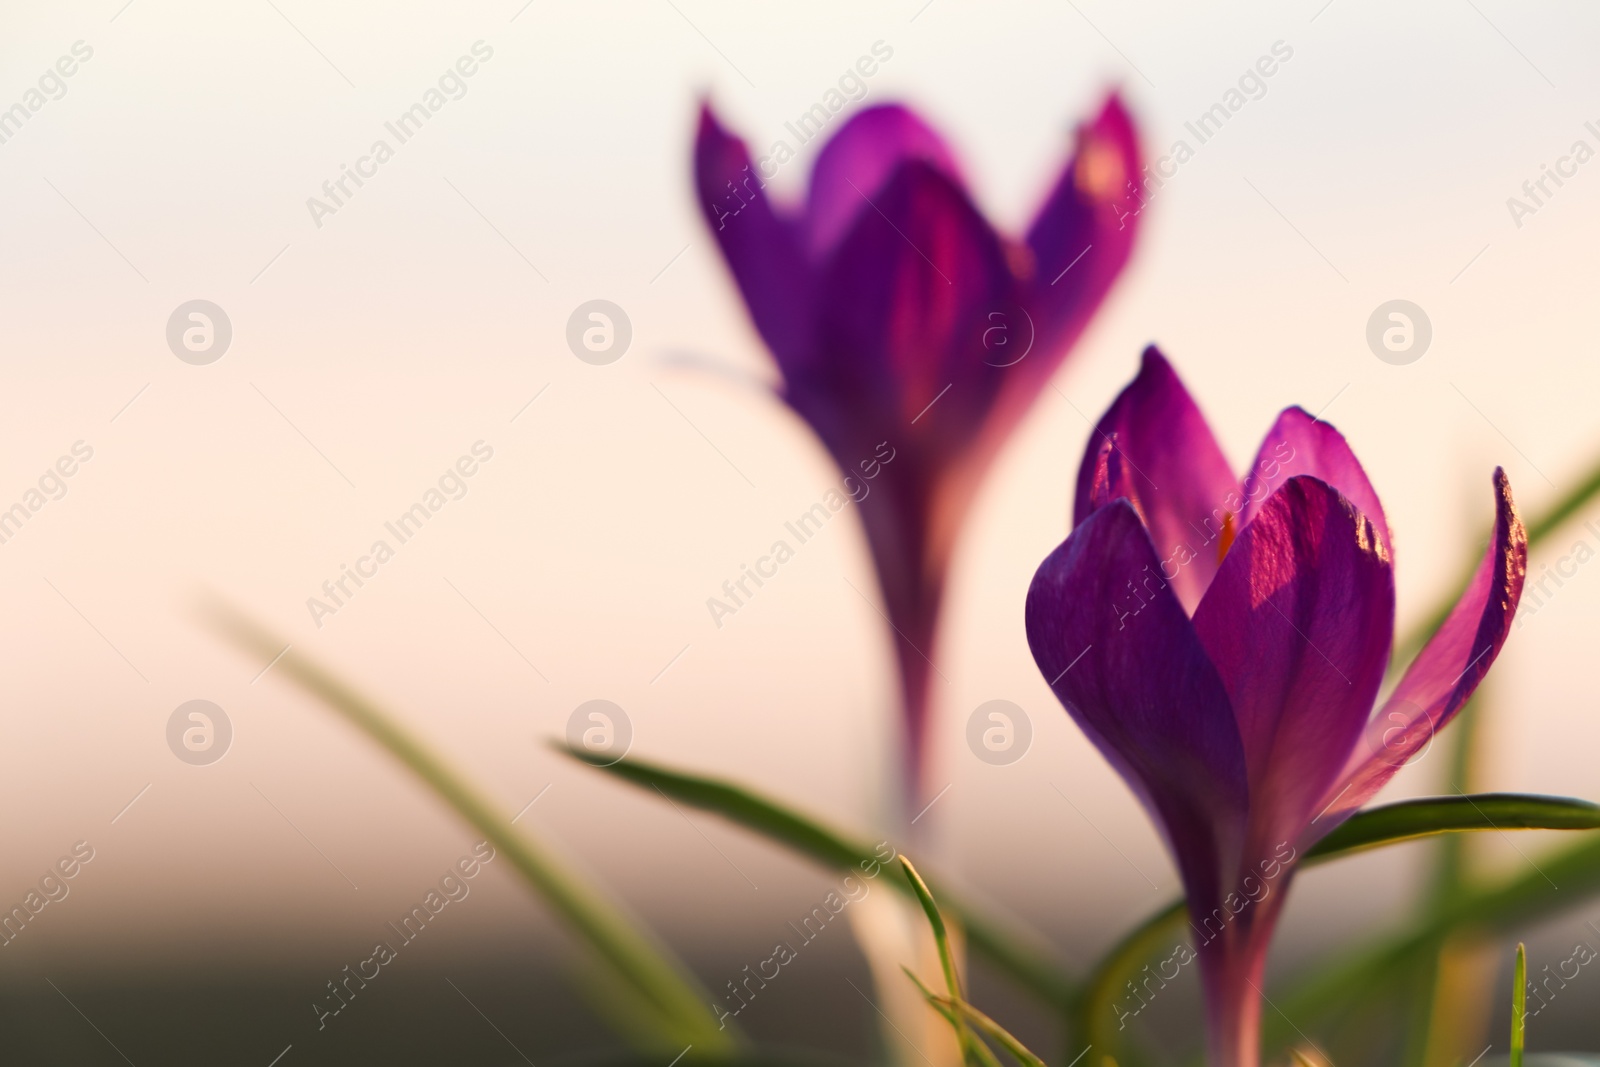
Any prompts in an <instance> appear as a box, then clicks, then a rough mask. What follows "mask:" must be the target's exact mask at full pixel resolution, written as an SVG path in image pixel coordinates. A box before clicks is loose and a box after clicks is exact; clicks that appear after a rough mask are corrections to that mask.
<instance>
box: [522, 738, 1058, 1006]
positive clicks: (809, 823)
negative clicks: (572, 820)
mask: <svg viewBox="0 0 1600 1067" xmlns="http://www.w3.org/2000/svg"><path fill="white" fill-rule="evenodd" d="M554 747H555V748H556V750H557V751H559V752H564V753H566V754H567V755H569V756H571V757H572V758H573V759H576V760H578V761H580V762H582V763H586V764H588V765H589V766H591V767H595V768H596V769H598V770H602V771H604V772H605V773H607V774H610V775H613V776H615V777H618V778H621V779H622V780H624V781H626V782H630V783H632V784H633V785H636V786H639V787H640V788H643V789H645V790H648V791H650V792H652V793H653V792H654V791H655V790H657V789H659V790H660V791H661V792H662V793H665V794H666V795H667V796H669V797H671V798H672V799H673V800H677V801H681V802H682V803H685V804H689V805H692V806H693V807H696V808H699V809H701V810H702V811H709V812H712V813H714V814H717V815H720V816H722V817H723V818H725V819H727V820H729V821H730V822H733V823H736V824H738V825H740V826H743V827H745V828H746V829H749V830H754V831H756V832H757V833H759V834H762V835H764V836H766V837H768V838H770V839H772V840H773V841H776V842H778V843H779V844H782V845H786V846H788V847H789V848H791V849H793V850H794V851H796V852H799V853H801V854H802V855H804V856H807V857H809V858H810V859H812V860H814V861H815V862H817V863H820V864H822V865H823V866H825V867H828V868H831V869H835V870H849V869H861V868H860V865H861V864H862V863H869V864H870V863H876V862H878V859H879V858H878V857H877V856H876V854H875V852H874V850H873V849H872V847H871V846H869V845H866V844H864V843H862V842H861V841H859V840H856V839H853V838H851V837H848V836H846V835H844V834H841V833H837V832H835V831H833V830H831V829H829V828H827V827H826V826H824V825H823V824H822V823H820V822H818V821H817V820H815V819H812V818H809V817H808V816H805V815H802V814H799V813H798V812H795V811H793V810H792V809H790V808H787V807H785V806H784V805H782V804H780V803H778V802H777V801H775V800H770V799H768V798H766V797H763V796H761V795H759V794H757V793H755V792H753V791H752V790H749V789H746V788H744V787H743V786H738V785H734V784H733V783H731V782H725V781H721V780H719V779H715V778H708V777H702V776H699V775H692V774H685V773H683V772H681V771H674V770H669V769H667V768H665V767H661V766H658V765H656V764H651V763H647V762H645V761H643V760H638V759H633V758H628V759H623V760H620V761H618V762H616V763H613V764H610V765H609V766H607V765H603V764H602V763H601V761H600V760H598V759H595V758H593V757H591V756H590V755H589V754H588V753H586V752H583V751H581V750H579V749H573V748H569V747H567V746H566V745H563V744H559V743H557V744H555V746H554ZM890 884H891V885H893V886H895V888H896V889H897V890H899V891H901V892H904V893H906V894H907V895H912V896H914V895H915V893H914V891H913V890H912V888H911V887H910V886H909V885H907V884H905V883H902V882H900V881H899V880H898V879H891V880H890ZM940 896H941V898H942V899H943V900H944V908H945V910H946V911H948V912H949V913H950V914H951V916H953V917H954V918H955V920H956V921H957V922H958V923H960V925H961V929H962V930H963V931H964V932H965V934H966V937H967V945H968V947H970V948H971V949H972V950H973V951H974V952H976V953H979V954H981V955H983V956H984V957H985V958H986V959H988V960H989V962H990V963H992V964H994V966H995V967H997V968H998V969H1000V970H1002V971H1004V972H1005V973H1006V974H1008V975H1010V976H1011V977H1012V979H1014V980H1015V981H1016V982H1017V984H1018V985H1020V986H1022V987H1023V988H1024V989H1027V990H1028V991H1029V992H1031V993H1033V994H1035V995H1036V996H1038V997H1039V998H1040V999H1041V1000H1044V1001H1045V1002H1046V1003H1048V1004H1051V1005H1053V1006H1055V1007H1058V1008H1060V1007H1064V1006H1065V1005H1067V1004H1068V1003H1070V1002H1071V999H1072V997H1073V996H1074V994H1075V993H1076V989H1077V987H1076V986H1075V985H1074V983H1073V982H1072V980H1071V979H1069V978H1068V977H1067V976H1066V975H1065V974H1063V973H1062V972H1061V970H1060V969H1059V968H1058V967H1056V966H1055V964H1053V963H1051V962H1050V961H1049V960H1048V959H1046V958H1045V957H1043V956H1042V955H1040V954H1038V953H1037V952H1034V951H1033V950H1031V949H1029V948H1026V947H1024V946H1023V945H1022V944H1021V943H1020V942H1019V940H1018V939H1017V938H1016V937H1013V936H1012V935H1011V934H1009V933H1007V932H1005V931H1003V930H1002V929H1001V927H1000V926H999V925H998V924H996V923H994V922H992V921H990V920H988V919H986V918H985V917H984V916H982V915H980V914H978V913H976V912H975V911H974V910H973V909H972V908H970V907H968V906H966V905H963V904H962V903H961V902H960V901H958V900H954V899H952V897H951V895H950V894H948V893H941V894H940Z"/></svg>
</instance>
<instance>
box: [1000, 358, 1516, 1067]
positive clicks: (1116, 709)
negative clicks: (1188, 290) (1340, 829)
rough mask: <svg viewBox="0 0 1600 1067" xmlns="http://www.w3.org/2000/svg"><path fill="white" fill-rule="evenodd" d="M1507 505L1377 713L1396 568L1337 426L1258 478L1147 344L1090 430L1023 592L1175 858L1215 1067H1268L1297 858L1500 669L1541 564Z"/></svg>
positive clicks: (1106, 748)
mask: <svg viewBox="0 0 1600 1067" xmlns="http://www.w3.org/2000/svg"><path fill="white" fill-rule="evenodd" d="M1494 508H1495V524H1494V535H1493V537H1492V538H1491V539H1490V542H1489V546H1488V549H1487V551H1486V552H1485V553H1484V557H1483V562H1482V564H1481V565H1480V566H1479V567H1478V570H1477V572H1476V575H1475V576H1474V578H1473V579H1472V582H1471V584H1470V585H1469V586H1468V587H1467V590H1466V592H1465V593H1464V594H1463V595H1462V597H1461V599H1460V601H1459V602H1458V603H1457V604H1456V606H1455V608H1454V609H1453V610H1452V611H1451V613H1450V615H1449V616H1448V618H1447V619H1446V620H1445V622H1444V624H1443V625H1442V626H1440V628H1439V630H1438V632H1437V633H1435V634H1434V635H1433V638H1432V639H1431V640H1430V641H1429V642H1428V644H1427V645H1426V646H1425V647H1424V648H1423V650H1422V652H1421V653H1420V654H1418V656H1417V658H1416V660H1415V661H1414V662H1413V663H1412V664H1411V665H1410V667H1409V668H1408V669H1407V670H1406V672H1405V674H1404V676H1403V677H1402V678H1401V680H1400V682H1399V684H1398V686H1396V688H1395V690H1394V692H1393V693H1392V694H1391V695H1390V696H1389V697H1388V699H1387V700H1386V701H1384V703H1383V704H1382V706H1381V707H1379V708H1378V711H1377V713H1376V715H1374V714H1373V713H1372V709H1373V703H1374V701H1375V699H1376V697H1377V695H1378V688H1379V685H1380V683H1381V682H1382V680H1383V676H1384V671H1385V668H1386V666H1387V664H1388V661H1389V646H1390V642H1391V638H1392V636H1393V630H1394V576H1393V558H1394V550H1393V545H1392V543H1391V541H1390V538H1389V529H1388V526H1387V525H1386V523H1385V521H1384V516H1383V508H1382V506H1381V505H1380V504H1379V503H1378V497H1377V494H1376V493H1374V492H1373V489H1372V485H1371V483H1370V482H1368V480H1367V476H1366V474H1365V473H1364V472H1363V471H1362V469H1361V465H1360V463H1358V462H1357V461H1356V458H1355V456H1354V455H1353V454H1352V453H1351V451H1350V449H1349V447H1348V446H1347V445H1346V444H1345V441H1344V438H1343V437H1341V436H1340V435H1339V433H1338V431H1336V430H1335V429H1333V427H1331V426H1329V425H1328V424H1327V423H1324V422H1320V421H1318V420H1316V419H1313V418H1312V417H1311V416H1309V415H1307V414H1306V413H1305V412H1304V411H1302V410H1301V409H1299V408H1289V409H1288V410H1287V411H1285V412H1283V414H1282V415H1280V416H1279V417H1278V420H1277V422H1276V423H1274V424H1273V426H1272V429H1271V430H1269V431H1268V433H1267V436H1266V440H1265V441H1263V442H1262V445H1261V450H1260V452H1259V453H1258V454H1257V456H1256V460H1255V462H1254V463H1253V464H1252V466H1251V467H1250V468H1249V470H1248V471H1247V472H1246V474H1245V477H1244V479H1243V481H1242V483H1241V481H1240V480H1239V479H1236V478H1235V477H1234V475H1233V472H1232V470H1231V469H1230V468H1229V466H1228V463H1227V461H1226V460H1225V459H1224V458H1223V455H1222V451H1221V449H1220V448H1218V446H1217V442H1216V440H1215V439H1214V438H1213V437H1212V434H1211V430H1210V428H1209V427H1208V426H1207V425H1206V422H1205V420H1204V418H1203V417H1202V416H1201V414H1200V412H1199V409H1198V408H1197V407H1196V406H1195V404H1194V401H1193V400H1192V399H1191V398H1190V396H1189V394H1188V392H1187V391H1186V390H1185V389H1184V387H1183V385H1182V383H1180V382H1179V381H1178V378H1177V375H1176V374H1175V373H1173V370H1172V367H1171V366H1170V365H1169V364H1168V363H1167V361H1166V360H1165V359H1164V358H1163V357H1162V356H1161V354H1160V353H1159V352H1157V351H1156V350H1155V349H1154V348H1151V349H1149V350H1147V351H1146V353H1145V356H1144V364H1143V366H1142V368H1141V369H1140V372H1139V376H1138V377H1137V378H1136V379H1134V381H1133V383H1132V384H1131V385H1129V386H1128V387H1127V389H1125V390H1124V391H1123V392H1122V394H1121V395H1120V396H1119V397H1118V398H1117V400H1116V402H1115V403H1113V404H1112V405H1111V408H1110V410H1109V411H1107V412H1106V414H1105V416H1104V417H1103V418H1101V420H1100V422H1099V425H1098V426H1096V428H1095V433H1094V435H1093V437H1092V438H1091V440H1090V443H1089V448H1088V452H1087V454H1086V455H1085V456H1084V460H1083V464H1082V467H1081V469H1080V470H1079V472H1078V484H1077V501H1076V507H1075V512H1074V519H1075V524H1076V525H1075V528H1074V529H1073V531H1072V534H1071V535H1070V536H1069V537H1068V538H1067V540H1066V541H1065V542H1064V543H1063V544H1062V545H1061V546H1060V547H1059V548H1057V549H1056V550H1055V551H1054V552H1052V553H1051V554H1050V556H1049V557H1048V558H1047V559H1046V560H1045V561H1044V563H1043V564H1042V565H1041V566H1040V568H1039V571H1038V574H1037V575H1035V577H1034V580H1033V586H1032V588H1031V589H1030V590H1029V592H1028V603H1027V631H1028V641H1029V644H1030V645H1031V646H1032V649H1033V655H1034V659H1035V661H1036V662H1037V663H1038V665H1039V667H1040V669H1041V670H1042V671H1043V673H1044V676H1045V678H1046V679H1047V680H1049V681H1050V683H1051V687H1052V688H1053V689H1054V690H1055V693H1056V696H1057V697H1058V698H1060V700H1061V702H1062V703H1063V704H1064V705H1066V708H1067V711H1068V712H1069V713H1070V714H1071V715H1072V717H1073V719H1074V720H1075V721H1076V722H1077V723H1078V725H1079V726H1080V727H1081V728H1082V729H1083V731H1084V733H1086V734H1087V735H1088V736H1089V738H1090V739H1091V740H1092V741H1093V742H1094V744H1095V745H1096V747H1098V748H1099V749H1100V751H1101V753H1102V754H1103V755H1104V756H1105V757H1106V759H1107V760H1109V761H1110V762H1111V764H1112V766H1114V767H1115V768H1116V770H1117V771H1118V773H1120V774H1121V775H1122V777H1123V778H1124V779H1125V780H1126V781H1127V783H1128V785H1129V787H1130V788H1132V790H1133V791H1134V793H1135V794H1137V795H1138V797H1139V798H1140V800H1141V801H1142V802H1143V803H1144V805H1145V807H1146V808H1147V809H1148V810H1149V812H1150V814H1151V815H1152V817H1153V818H1154V820H1155V822H1156V823H1157V824H1158V826H1159V827H1160V828H1161V830H1162V832H1163V835H1164V837H1165V839H1166V842H1167V845H1168V847H1169V848H1170V849H1171V852H1172V855H1173V858H1174V860H1175V862H1176V864H1177V867H1178V871H1179V874H1180V875H1181V877H1182V879H1183V883H1184V888H1185V890H1186V892H1187V894H1188V903H1189V911H1190V919H1191V925H1192V928H1193V929H1192V932H1193V934H1194V935H1195V941H1196V943H1197V945H1198V948H1199V955H1200V963H1201V968H1202V974H1203V976H1204V979H1205V985H1206V997H1207V1007H1208V1012H1209V1018H1210V1024H1211V1034H1210V1044H1211V1055H1212V1062H1213V1064H1215V1065H1217V1067H1255V1065H1256V1063H1257V1060H1258V1056H1259V1040H1260V1038H1259V1030H1260V1013H1261V993H1260V988H1261V980H1262V971H1263V969H1264V967H1265V963H1266V955H1267V946H1268V943H1269V941H1270V939H1271V934H1272V929H1273V926H1274V924H1275V922H1276V920H1277V917H1278V915H1279V913H1280V911H1281V908H1282V905H1283V902H1284V899H1285V896H1286V892H1285V891H1286V890H1287V888H1288V885H1289V881H1290V879H1291V878H1292V876H1293V873H1294V863H1295V859H1296V858H1297V857H1298V856H1299V855H1300V854H1302V853H1303V852H1304V851H1305V850H1306V849H1307V848H1308V847H1309V846H1310V845H1312V844H1314V843H1315V842H1316V841H1317V840H1318V839H1319V838H1321V837H1322V836H1323V835H1325V834H1327V833H1328V832H1329V831H1331V830H1332V829H1333V828H1334V827H1336V826H1338V825H1339V823H1340V822H1341V821H1343V820H1344V819H1345V818H1346V817H1348V816H1349V815H1350V814H1351V813H1353V812H1354V811H1355V810H1356V809H1357V808H1359V807H1360V806H1361V805H1362V804H1364V803H1365V802H1366V801H1367V800H1368V799H1369V798H1370V797H1371V796H1372V795H1373V794H1374V793H1376V792H1377V791H1378V789H1379V788H1381V787H1382V786H1383V784H1384V783H1385V782H1387V781H1388V780H1389V779H1390V778H1391V777H1392V776H1393V775H1394V774H1395V773H1396V771H1398V770H1399V768H1400V767H1401V766H1402V765H1403V764H1404V763H1405V762H1406V761H1407V760H1408V759H1410V758H1411V757H1412V756H1413V755H1415V754H1416V753H1417V752H1418V751H1420V750H1421V749H1422V748H1423V747H1424V746H1426V745H1427V744H1428V742H1429V741H1430V739H1431V738H1432V737H1433V734H1434V732H1435V731H1436V730H1437V729H1438V728H1439V727H1441V726H1443V725H1444V724H1445V723H1447V722H1448V721H1449V720H1450V719H1451V717H1452V716H1454V715H1455V714H1456V712H1457V711H1458V710H1459V709H1460V708H1461V706H1462V705H1463V704H1464V703H1465V702H1466V700H1467V698H1468V697H1469V696H1471V695H1472V691H1473V690H1474V689H1475V688H1476V687H1477V685H1478V682H1479V681H1480V680H1481V679H1482V678H1483V676H1484V674H1485V673H1486V672H1487V671H1488V670H1489V665H1490V664H1491V663H1493V662H1494V659H1495V656H1496V655H1498V654H1499V651H1500V647H1501V645H1502V644H1503V643H1504V641H1505V638H1506V634H1507V633H1508V632H1509V630H1510V626H1511V622H1512V617H1513V615H1514V614H1515V612H1516V607H1517V600H1518V598H1519V597H1520V596H1521V594H1522V582H1523V575H1524V573H1525V569H1526V561H1527V535H1526V533H1525V531H1524V530H1523V527H1522V523H1521V521H1520V520H1519V519H1518V518H1517V512H1516V509H1515V507H1514V506H1513V505H1512V502H1511V491H1510V488H1509V486H1508V485H1507V483H1506V478H1505V475H1504V473H1503V472H1501V471H1499V470H1497V471H1496V472H1495V475H1494Z"/></svg>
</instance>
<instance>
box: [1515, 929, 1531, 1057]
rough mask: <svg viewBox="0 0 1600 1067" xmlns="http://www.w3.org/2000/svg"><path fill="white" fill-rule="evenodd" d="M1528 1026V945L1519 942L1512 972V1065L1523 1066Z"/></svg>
mask: <svg viewBox="0 0 1600 1067" xmlns="http://www.w3.org/2000/svg"><path fill="white" fill-rule="evenodd" d="M1527 1028H1528V946H1526V945H1524V944H1523V943H1522V942H1521V941H1518V942H1517V965H1516V967H1515V968H1514V969H1513V970H1512V973H1511V1067H1522V1046H1523V1043H1524V1042H1525V1041H1526V1040H1527V1033H1526V1031H1527Z"/></svg>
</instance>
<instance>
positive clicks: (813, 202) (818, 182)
mask: <svg viewBox="0 0 1600 1067" xmlns="http://www.w3.org/2000/svg"><path fill="white" fill-rule="evenodd" d="M911 160H920V161H922V162H924V163H928V164H931V165H932V166H933V167H935V168H936V169H938V170H941V171H943V172H944V173H945V174H947V175H949V176H950V177H951V178H952V179H954V180H956V181H958V182H959V181H960V172H959V171H958V169H957V167H956V163H955V158H954V157H953V156H952V155H951V154H950V150H949V149H948V148H947V147H946V146H945V143H944V141H943V140H942V139H941V138H940V137H939V135H938V134H937V133H935V132H934V131H933V130H932V128H930V127H929V126H928V125H927V124H926V123H924V122H923V121H922V120H921V119H920V118H918V117H917V116H916V115H915V114H914V113H913V112H912V111H910V110H909V109H907V108H904V107H901V106H899V105H897V104H884V105H882V106H879V107H870V108H867V109H866V110H864V111H858V112H856V114H854V115H853V116H851V118H850V120H849V121H848V122H846V123H845V124H844V126H843V127H842V128H841V129H840V130H839V132H838V133H836V134H834V136H833V138H832V139H831V140H829V141H828V143H827V144H825V145H824V146H823V147H822V152H821V153H820V154H819V155H818V156H817V162H816V166H815V167H814V168H813V169H812V172H811V186H810V193H809V195H808V197H807V201H806V247H807V250H808V251H809V252H810V254H811V256H812V258H813V259H814V260H817V261H821V260H822V259H824V258H825V257H826V256H827V254H828V253H829V252H830V251H832V249H833V248H834V246H836V245H837V244H838V243H839V241H840V240H842V239H843V238H844V235H845V234H846V233H848V232H849V230H850V227H851V224H852V223H854V222H855V220H856V217H857V216H858V215H859V214H861V212H862V210H863V209H865V210H867V211H870V210H872V208H871V206H870V201H872V200H875V199H876V198H877V196H878V194H879V193H880V192H882V191H883V188H884V186H886V185H888V183H889V179H890V177H891V176H893V174H894V172H895V170H896V169H897V168H899V166H900V165H901V164H902V163H906V162H909V161H911Z"/></svg>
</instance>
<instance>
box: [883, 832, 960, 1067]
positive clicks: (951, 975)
mask: <svg viewBox="0 0 1600 1067" xmlns="http://www.w3.org/2000/svg"><path fill="white" fill-rule="evenodd" d="M900 867H901V869H902V870H904V871H905V872H906V882H907V883H909V884H910V886H911V888H912V890H913V891H914V892H915V893H916V894H917V902H918V903H919V904H921V905H922V911H923V914H925V915H926V916H927V917H928V925H929V926H931V927H933V943H934V945H935V946H936V947H937V948H938V950H939V968H940V969H941V970H942V971H944V984H945V987H946V988H947V989H948V990H949V991H950V999H951V1000H952V1001H956V1002H958V1003H959V1002H960V1000H961V980H960V978H959V976H958V975H957V974H956V958H955V955H954V954H953V953H951V951H950V934H949V931H947V930H946V929H945V925H944V916H942V915H940V914H939V906H938V905H937V904H935V903H934V902H933V893H932V891H931V890H929V889H928V883H927V882H924V881H923V880H922V875H920V874H918V873H917V868H916V865H915V864H914V863H912V862H911V861H910V860H909V859H907V858H906V857H905V856H901V857H900ZM917 986H918V987H919V988H920V987H921V986H922V983H921V982H918V983H917ZM954 1018H955V1027H956V1039H957V1041H958V1042H959V1043H960V1045H961V1060H962V1062H963V1063H969V1062H971V1061H974V1060H977V1059H978V1058H979V1056H978V1048H977V1046H978V1044H979V1042H978V1040H977V1039H976V1038H974V1037H973V1036H972V1031H971V1030H969V1029H968V1028H967V1024H966V1021H965V1020H964V1019H962V1017H961V1015H960V1013H959V1012H958V1013H957V1014H956V1015H955V1017H954Z"/></svg>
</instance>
